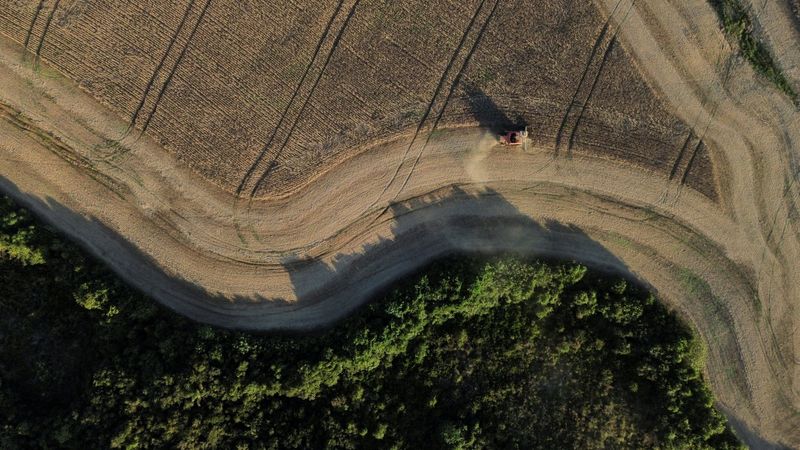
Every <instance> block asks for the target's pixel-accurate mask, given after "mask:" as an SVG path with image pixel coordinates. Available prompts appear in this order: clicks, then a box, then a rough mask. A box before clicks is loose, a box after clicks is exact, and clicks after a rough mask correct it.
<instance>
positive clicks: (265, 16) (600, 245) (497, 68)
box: [0, 0, 800, 447]
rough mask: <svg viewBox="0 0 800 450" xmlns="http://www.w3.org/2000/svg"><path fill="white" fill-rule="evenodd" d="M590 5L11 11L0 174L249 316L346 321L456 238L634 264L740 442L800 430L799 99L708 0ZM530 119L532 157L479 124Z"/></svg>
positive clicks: (115, 250) (231, 318) (16, 191)
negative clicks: (682, 320)
mask: <svg viewBox="0 0 800 450" xmlns="http://www.w3.org/2000/svg"><path fill="white" fill-rule="evenodd" d="M108 3H111V2H108ZM162 3H163V4H162ZM398 3H402V5H399V4H398ZM593 3H596V4H597V8H595V6H594V5H593V4H590V3H589V2H582V1H581V2H578V1H572V2H568V1H544V0H542V1H519V2H514V3H513V4H512V2H505V1H497V0H485V1H484V0H475V1H465V2H462V1H452V2H445V1H441V2H421V1H420V2H412V1H409V2H379V1H376V0H346V1H341V2H339V1H328V2H324V3H323V2H320V3H319V4H314V5H312V4H311V3H309V2H299V1H297V2H294V3H291V2H277V1H274V2H271V4H259V5H256V4H254V3H253V4H251V3H248V2H232V1H229V2H222V0H210V1H209V0H194V1H191V2H183V3H172V2H160V1H159V2H157V1H150V2H135V3H134V2H132V1H131V2H124V1H119V2H113V4H101V3H100V2H89V1H82V2H77V1H70V0H60V1H56V0H47V1H42V2H38V1H32V2H10V1H8V0H0V32H1V34H2V35H3V36H0V101H1V102H2V108H0V109H1V111H0V136H2V139H0V150H2V154H1V156H2V157H0V174H2V176H0V187H2V188H3V190H4V191H6V192H8V193H10V194H11V195H13V196H14V197H15V198H17V199H18V200H20V201H21V202H23V203H24V204H26V205H27V206H29V207H30V208H31V209H33V210H34V211H36V212H38V213H39V214H40V215H42V216H43V217H45V218H47V219H49V220H50V221H51V222H53V223H55V224H57V225H58V226H59V227H60V228H61V229H62V230H64V231H65V232H67V233H69V234H70V235H71V236H73V237H74V238H76V239H78V240H79V241H81V242H82V243H83V244H84V245H85V246H86V247H87V248H89V249H90V250H92V251H93V252H94V253H95V254H97V255H98V256H100V257H102V258H103V259H104V260H105V261H106V262H107V263H108V264H109V265H110V266H111V267H112V268H114V269H115V270H116V271H118V272H119V273H120V274H121V275H122V276H124V277H125V278H126V279H127V280H129V281H130V282H131V283H133V284H134V285H136V286H138V287H139V288H140V289H142V290H144V291H145V292H147V293H149V294H150V295H152V296H153V297H154V298H156V299H158V300H159V301H161V302H163V303H164V304H166V305H168V306H170V307H172V308H175V309H176V310H178V311H180V312H181V313H184V314H186V315H188V316H190V317H192V318H194V319H197V320H201V321H205V322H209V323H214V324H218V325H222V326H228V327H239V328H249V329H259V330H274V329H287V328H288V329H295V330H298V329H299V330H303V329H309V328H314V327H317V326H320V325H324V324H329V323H330V322H331V321H333V320H335V319H337V318H340V317H343V316H344V315H346V314H347V313H348V312H350V311H352V310H353V309H354V308H355V307H357V306H358V305H359V304H360V303H362V302H364V301H366V300H367V299H368V298H369V297H370V295H371V294H373V293H374V292H376V291H377V290H378V289H381V288H382V287H384V286H386V285H387V284H388V283H389V282H391V281H393V280H395V279H397V278H398V277H400V276H403V275H404V274H408V273H409V272H410V271H412V270H414V269H416V268H418V267H420V266H421V265H422V264H424V263H425V262H427V261H430V260H432V259H434V258H436V257H438V256H441V255H443V254H446V253H450V252H456V251H492V252H497V251H515V252H522V253H526V254H535V255H545V256H554V257H559V258H567V259H578V260H580V261H583V262H586V263H589V264H594V265H598V266H602V267H607V268H610V269H613V270H617V271H622V272H624V273H632V274H634V275H636V276H639V277H640V278H641V279H643V280H646V281H647V282H648V283H649V284H650V285H651V286H652V287H653V288H654V289H655V290H656V291H657V292H658V294H659V295H660V296H661V298H663V299H665V301H667V302H668V303H669V304H670V305H671V306H673V307H675V308H676V309H678V310H679V311H681V312H682V313H684V314H685V315H686V317H688V318H689V320H691V322H692V323H693V325H694V327H695V329H696V330H697V331H698V332H699V333H700V334H701V336H702V337H703V339H704V341H705V342H706V343H708V350H709V352H708V363H707V375H708V377H709V380H710V382H711V384H712V386H713V389H714V392H715V394H716V395H717V399H718V400H719V402H720V404H721V405H722V406H723V407H724V408H726V410H727V411H728V414H729V417H731V418H732V419H734V422H733V423H734V425H735V426H736V428H737V431H739V432H740V433H741V434H742V435H743V436H745V437H747V438H748V442H749V443H751V444H762V445H766V444H769V443H785V444H788V445H790V446H794V447H797V446H800V434H798V430H800V416H799V415H798V414H797V411H798V410H800V364H799V363H798V361H800V359H799V358H798V356H797V355H798V350H797V349H798V348H800V335H798V334H797V333H796V329H797V323H798V320H800V319H798V316H797V301H798V298H800V285H798V284H797V279H798V278H800V275H798V274H800V265H798V263H797V262H798V261H800V228H799V226H798V222H797V218H798V210H800V209H798V206H797V199H799V198H800V185H798V183H796V181H797V177H798V171H797V167H798V164H797V158H798V154H799V152H800V146H799V145H798V142H800V113H798V111H797V110H796V109H795V107H794V105H792V104H791V103H790V102H789V101H788V99H786V98H785V96H783V95H782V94H781V93H779V92H776V91H773V90H772V88H771V87H770V86H769V85H768V84H767V83H766V82H764V80H762V79H761V78H759V77H758V76H757V75H756V74H755V73H754V72H753V70H752V68H751V67H750V66H749V65H748V63H747V62H746V61H744V60H743V59H741V58H740V57H739V56H737V55H738V51H737V49H736V44H735V42H734V43H732V42H731V41H730V40H728V39H727V38H726V36H725V35H724V34H723V33H722V32H721V30H720V26H719V25H720V24H719V22H718V19H717V17H716V15H715V14H714V11H713V10H712V9H711V8H710V7H709V5H708V4H707V3H706V0H659V1H647V2H645V1H636V2H634V0H596V1H595V2H593ZM759 4H762V2H759ZM763 4H765V5H766V4H767V3H763ZM770 5H771V3H770ZM781 5H783V6H785V4H783V3H781ZM783 9H785V10H786V11H785V14H784V11H782V10H778V9H775V10H773V9H770V8H766V9H762V11H764V15H762V18H761V19H759V20H766V19H764V18H766V17H768V14H772V13H775V14H779V15H780V14H783V15H780V16H779V18H782V19H788V16H787V15H788V14H790V12H789V10H788V9H787V8H783ZM778 23H782V22H778V21H774V22H773V21H769V23H768V25H775V24H778ZM776 28H780V27H779V26H777V25H776V26H773V27H768V26H765V27H764V29H765V30H768V31H770V32H773V31H775V29H776ZM781 29H782V28H781ZM81 30H82V31H81ZM143 30H147V31H143ZM778 31H781V30H778ZM771 35H772V34H771ZM774 35H775V36H781V35H782V34H781V33H777V34H774ZM6 36H8V37H10V38H11V40H9V39H6ZM12 41H14V42H12ZM139 41H141V42H139ZM772 42H785V40H783V39H772ZM23 48H26V49H27V51H26V52H24V51H23ZM781 48H782V50H783V51H781V52H776V54H778V55H780V61H779V62H784V61H786V60H789V59H790V58H795V59H797V58H800V49H798V48H797V47H796V46H788V45H787V46H785V47H781ZM23 55H24V56H23ZM53 68H55V69H57V70H55V69H53ZM59 73H62V74H66V75H67V78H66V79H65V78H64V77H61V76H59V75H58V74H59ZM645 79H646V80H647V81H645ZM795 81H796V80H795ZM75 82H77V83H75ZM76 84H79V85H80V86H82V87H83V88H84V91H80V90H78V89H76V88H75V85H76ZM651 87H652V89H651ZM654 92H655V94H654ZM98 99H99V100H100V101H101V102H102V103H104V104H105V105H106V107H104V106H102V105H101V104H100V103H98V102H97V100H98ZM512 123H518V124H523V123H527V124H529V125H530V126H531V130H532V133H533V139H532V140H533V142H532V145H531V146H530V149H528V151H525V150H517V149H508V148H504V147H498V146H497V140H496V136H494V137H491V136H488V135H486V134H485V133H483V132H482V131H481V130H479V129H477V128H476V127H474V126H475V125H483V126H485V127H489V128H491V127H495V126H497V127H499V126H501V125H508V124H512ZM434 128H440V129H441V130H440V132H432V130H434ZM444 128H451V129H449V130H444ZM142 130H144V132H142ZM161 144H163V145H161ZM165 148H166V151H165ZM712 162H713V164H712ZM78 164H79V165H80V167H76V166H77V165H78ZM188 168H191V169H192V170H189V169H188ZM198 173H200V174H202V175H203V176H202V177H201V176H197V174H198ZM209 181H211V182H213V183H215V184H216V186H214V185H212V184H211V183H209ZM684 184H688V185H689V186H691V187H693V188H695V189H684ZM219 187H221V188H222V189H219ZM232 194H239V196H240V197H244V198H245V199H247V198H249V197H250V196H254V197H255V198H254V199H252V201H239V199H238V198H237V197H235V196H234V195H232ZM245 204H246V207H243V205H245ZM76 212H77V213H76ZM487 230H488V231H487Z"/></svg>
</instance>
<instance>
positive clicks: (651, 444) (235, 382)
mask: <svg viewBox="0 0 800 450" xmlns="http://www.w3.org/2000/svg"><path fill="white" fill-rule="evenodd" d="M0 217H1V218H2V221H0V265H2V270H0V299H1V300H0V448H3V449H15V448H108V447H112V448H138V447H147V448H150V447H155V448H163V447H168V448H189V449H195V448H224V449H228V448H323V447H336V448H356V447H359V448H361V447H367V448H375V447H378V448H381V447H390V448H391V447H393V448H454V449H455V448H487V447H488V448H526V449H527V448H738V446H739V444H738V443H737V441H736V439H735V437H734V436H733V434H732V433H731V432H730V431H729V430H728V429H727V427H726V424H725V421H724V419H723V418H722V416H721V415H720V414H719V413H718V412H717V411H716V410H715V409H714V408H713V402H712V397H711V394H710V393H709V390H708V388H707V387H706V385H705V384H704V382H703V380H702V377H701V366H702V358H703V356H702V355H703V349H702V347H701V345H699V344H698V342H697V341H696V340H695V339H693V338H692V335H691V334H690V332H689V331H688V330H687V329H686V328H685V327H684V326H682V325H681V324H680V323H679V322H678V320H677V319H676V318H675V317H674V316H673V315H672V314H670V313H668V312H667V311H666V310H665V309H664V308H663V307H662V306H661V305H659V303H657V302H656V300H655V299H654V298H653V297H652V296H650V295H648V294H647V293H646V292H643V291H641V290H639V289H638V288H636V287H634V286H632V285H630V284H629V283H627V282H625V281H624V280H621V279H613V278H609V277H606V276H600V275H598V274H592V273H591V272H588V271H587V270H586V269H585V268H584V267H582V266H580V265H576V264H563V265H548V264H544V263H541V262H525V261H520V260H516V259H498V260H490V261H485V260H477V259H471V258H460V259H450V260H446V261H441V262H439V263H437V264H435V265H434V266H432V267H430V268H428V269H427V270H426V271H425V273H424V274H423V275H419V276H415V277H412V278H411V279H409V280H408V281H406V282H405V283H404V284H401V285H399V286H397V287H395V288H394V289H393V290H392V291H391V292H390V293H389V294H387V295H385V296H384V297H383V298H381V299H378V300H376V301H374V302H372V303H371V304H370V305H368V306H367V307H365V308H363V309H362V310H361V311H360V312H359V313H358V314H356V315H355V316H354V317H352V318H350V319H348V320H346V321H344V322H342V323H340V324H339V325H337V326H336V327H334V328H332V329H331V330H328V331H326V332H324V333H318V334H314V335H304V336H274V335H272V336H267V335H255V334H248V333H243V332H235V331H227V330H219V329H214V328H211V327H208V326H203V325H198V324H195V323H192V322H190V321H188V320H186V319H183V318H181V317H178V316H176V315H175V314H172V313H170V312H168V311H166V310H164V309H162V308H160V307H158V306H156V305H155V304H154V303H153V302H152V301H151V300H149V299H147V298H145V297H143V296H141V295H140V294H138V293H136V292H134V291H132V290H131V289H130V288H128V287H126V286H125V285H123V284H122V283H121V282H120V281H118V280H117V279H116V278H115V277H114V276H113V275H112V274H110V273H109V272H108V271H107V270H106V269H105V268H103V267H102V266H101V265H100V264H98V263H97V262H95V261H93V260H92V259H91V258H89V257H87V256H85V255H84V254H83V253H82V252H81V251H80V250H79V249H77V248H76V247H75V246H73V245H71V244H69V243H67V242H65V241H64V240H62V239H61V238H59V237H58V236H57V235H56V234H54V233H53V232H52V231H51V230H49V229H48V228H47V227H44V226H42V225H38V224H36V223H35V222H34V221H33V220H32V219H31V218H30V217H29V216H28V214H27V213H25V212H24V211H22V210H20V209H17V208H16V207H15V206H14V205H13V204H12V203H11V202H10V201H8V200H7V199H2V198H0Z"/></svg>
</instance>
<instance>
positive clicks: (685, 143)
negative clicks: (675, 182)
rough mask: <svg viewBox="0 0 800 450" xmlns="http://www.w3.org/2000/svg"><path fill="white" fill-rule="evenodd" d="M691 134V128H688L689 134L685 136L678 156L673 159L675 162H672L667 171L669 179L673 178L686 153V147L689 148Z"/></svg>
mask: <svg viewBox="0 0 800 450" xmlns="http://www.w3.org/2000/svg"><path fill="white" fill-rule="evenodd" d="M692 134H693V133H692V130H689V135H688V136H686V140H685V141H683V146H681V150H680V151H679V152H678V157H677V158H676V159H675V163H673V164H672V169H671V170H670V171H669V179H670V180H672V179H673V178H675V174H676V173H677V172H678V167H679V166H680V163H681V160H682V159H683V155H684V154H685V153H686V149H687V148H689V141H691V140H692Z"/></svg>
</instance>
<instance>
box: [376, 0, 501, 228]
mask: <svg viewBox="0 0 800 450" xmlns="http://www.w3.org/2000/svg"><path fill="white" fill-rule="evenodd" d="M485 3H486V0H482V1H481V3H480V4H479V5H478V8H477V9H476V10H475V14H473V15H472V18H471V19H470V21H469V24H468V25H467V28H466V30H464V34H463V35H462V36H461V40H460V41H459V43H458V45H457V46H456V49H455V51H454V52H453V55H452V56H451V57H450V61H449V62H448V63H447V66H445V68H444V71H443V72H442V76H441V77H439V83H438V84H437V85H436V89H435V90H434V91H433V97H432V98H431V101H430V102H428V107H427V108H426V110H425V113H424V114H423V115H422V118H421V119H420V121H419V124H418V125H417V128H416V130H414V135H413V136H412V138H411V142H409V144H408V147H406V150H405V152H404V153H403V157H402V158H400V163H399V164H397V167H396V168H395V171H394V174H393V175H392V177H391V178H390V179H389V181H388V182H387V183H386V185H385V186H384V187H383V189H382V190H381V192H380V193H379V194H378V195H377V197H376V198H375V201H374V202H372V204H371V205H370V206H369V208H367V209H370V208H372V207H373V206H375V204H377V203H378V201H379V200H380V198H381V197H382V196H383V195H384V194H385V193H386V192H387V191H388V190H389V188H390V187H391V186H392V184H393V183H394V181H395V179H397V176H398V175H399V174H400V169H402V168H403V163H404V162H405V159H406V156H408V153H409V152H410V151H411V148H412V147H413V146H414V143H415V142H416V140H417V137H418V136H419V133H420V131H421V130H422V128H423V127H424V126H425V122H426V121H427V120H428V116H430V114H431V111H432V110H433V106H434V105H435V104H436V98H437V97H438V96H439V93H440V92H441V90H442V88H443V87H444V83H445V81H446V80H447V74H448V73H449V72H450V69H451V68H452V67H453V64H455V61H456V59H457V58H458V54H459V53H460V52H461V49H462V48H463V47H464V43H465V42H466V40H467V37H468V36H469V32H470V31H471V30H472V27H473V26H474V25H475V22H476V21H477V20H478V16H479V15H480V13H481V11H482V10H483V5H484V4H485ZM379 217H380V215H379Z"/></svg>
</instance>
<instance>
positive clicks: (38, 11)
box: [25, 0, 61, 65]
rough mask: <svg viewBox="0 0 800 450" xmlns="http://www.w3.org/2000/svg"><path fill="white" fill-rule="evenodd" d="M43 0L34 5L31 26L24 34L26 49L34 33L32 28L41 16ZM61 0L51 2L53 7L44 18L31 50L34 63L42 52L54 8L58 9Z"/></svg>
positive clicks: (53, 14) (54, 12)
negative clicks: (34, 9) (34, 46)
mask: <svg viewBox="0 0 800 450" xmlns="http://www.w3.org/2000/svg"><path fill="white" fill-rule="evenodd" d="M44 3H45V2H44V0H41V1H39V4H38V5H37V6H36V12H35V13H34V16H33V20H32V21H31V26H30V28H29V29H28V33H27V34H26V36H25V49H26V50H29V49H28V44H29V43H30V40H31V37H32V36H33V34H34V29H35V27H36V22H37V21H38V19H39V17H40V16H41V12H42V9H43V8H44ZM60 3H61V0H56V1H55V2H54V3H53V7H52V8H51V9H50V13H49V14H48V15H47V18H46V19H45V22H44V25H43V28H42V31H41V32H40V34H39V40H38V43H37V44H36V48H35V49H34V50H33V57H34V65H36V64H38V63H39V57H40V55H41V54H42V48H43V47H44V41H45V38H46V37H47V32H48V31H49V30H50V25H51V24H52V23H53V17H54V16H55V15H56V10H58V6H59V5H60Z"/></svg>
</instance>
